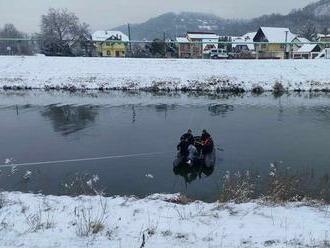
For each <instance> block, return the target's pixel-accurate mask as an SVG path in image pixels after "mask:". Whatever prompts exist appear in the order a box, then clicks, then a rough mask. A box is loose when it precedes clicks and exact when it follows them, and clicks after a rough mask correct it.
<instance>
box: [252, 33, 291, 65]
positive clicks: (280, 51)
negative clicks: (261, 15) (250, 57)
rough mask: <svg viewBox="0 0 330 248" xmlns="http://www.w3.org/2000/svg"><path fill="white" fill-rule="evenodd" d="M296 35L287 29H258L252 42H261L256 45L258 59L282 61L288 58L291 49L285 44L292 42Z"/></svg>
mask: <svg viewBox="0 0 330 248" xmlns="http://www.w3.org/2000/svg"><path fill="white" fill-rule="evenodd" d="M296 37H297V35H295V34H293V33H291V31H290V30H289V29H288V28H276V27H260V28H259V29H258V31H257V34H256V35H255V37H254V38H253V41H254V42H262V44H257V45H256V53H257V57H258V58H271V59H284V58H289V57H290V53H291V48H290V46H289V45H287V44H285V43H287V42H293V41H294V39H295V38H296Z"/></svg>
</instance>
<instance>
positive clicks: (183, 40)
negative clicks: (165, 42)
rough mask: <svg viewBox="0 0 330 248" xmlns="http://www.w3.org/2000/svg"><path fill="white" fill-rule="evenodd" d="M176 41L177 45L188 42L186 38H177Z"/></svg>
mask: <svg viewBox="0 0 330 248" xmlns="http://www.w3.org/2000/svg"><path fill="white" fill-rule="evenodd" d="M176 41H177V42H179V43H187V42H189V40H188V39H187V38H186V37H177V38H176Z"/></svg>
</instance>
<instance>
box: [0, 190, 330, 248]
mask: <svg viewBox="0 0 330 248" xmlns="http://www.w3.org/2000/svg"><path fill="white" fill-rule="evenodd" d="M176 198H178V196H177V195H152V196H150V197H148V198H145V199H139V200H138V199H135V198H124V197H115V198H100V197H97V196H95V197H89V196H84V197H77V198H71V197H56V196H42V195H32V194H23V193H7V192H5V193H2V195H1V198H0V199H1V200H0V203H1V204H0V247H159V248H162V247H265V246H268V247H329V246H328V245H329V244H330V239H329V238H330V237H329V235H330V225H329V221H330V212H329V206H326V205H323V206H322V205H314V206H306V205H304V204H301V203H295V204H293V203H292V204H287V205H285V206H271V205H267V204H262V203H261V202H259V203H246V204H232V203H228V204H220V203H212V204H209V203H202V202H194V203H190V204H187V205H180V204H175V203H171V201H173V200H174V201H175V199H176ZM169 199H171V200H169ZM93 232H94V233H93ZM143 243H144V246H142V244H143Z"/></svg>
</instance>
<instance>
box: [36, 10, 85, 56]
mask: <svg viewBox="0 0 330 248" xmlns="http://www.w3.org/2000/svg"><path fill="white" fill-rule="evenodd" d="M41 37H42V40H43V51H44V53H45V54H46V55H53V56H54V55H60V56H71V55H72V51H71V49H70V46H71V45H72V44H74V43H76V42H77V41H79V40H80V39H82V37H84V38H86V37H90V34H89V26H88V25H87V24H86V23H80V21H79V18H78V17H77V16H76V15H75V14H74V13H72V12H69V11H68V10H67V9H53V8H51V9H49V10H48V13H47V14H46V15H42V17H41Z"/></svg>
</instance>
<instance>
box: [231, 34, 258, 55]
mask: <svg viewBox="0 0 330 248" xmlns="http://www.w3.org/2000/svg"><path fill="white" fill-rule="evenodd" d="M256 34H257V32H251V33H246V34H244V35H242V36H238V37H232V41H233V42H234V43H233V45H232V48H233V50H234V52H238V53H239V52H248V51H250V52H252V51H254V50H255V47H254V44H252V43H250V42H253V38H254V36H255V35H256Z"/></svg>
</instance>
